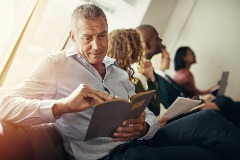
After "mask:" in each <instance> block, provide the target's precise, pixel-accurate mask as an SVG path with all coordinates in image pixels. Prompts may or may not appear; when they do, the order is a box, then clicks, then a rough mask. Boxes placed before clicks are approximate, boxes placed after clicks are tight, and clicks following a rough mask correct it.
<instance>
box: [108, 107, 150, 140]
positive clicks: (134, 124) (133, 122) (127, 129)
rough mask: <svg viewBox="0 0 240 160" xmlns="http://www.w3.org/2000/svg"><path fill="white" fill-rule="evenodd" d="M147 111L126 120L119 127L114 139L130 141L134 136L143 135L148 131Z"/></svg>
mask: <svg viewBox="0 0 240 160" xmlns="http://www.w3.org/2000/svg"><path fill="white" fill-rule="evenodd" d="M145 115H146V113H145V112H142V113H141V115H140V116H139V117H137V118H133V119H128V120H125V121H124V122H123V124H122V126H121V127H118V128H117V131H116V132H115V133H114V134H113V136H114V137H112V138H111V140H112V141H129V140H132V139H134V138H140V137H143V136H144V135H145V134H146V133H147V132H148V128H147V123H146V122H145Z"/></svg>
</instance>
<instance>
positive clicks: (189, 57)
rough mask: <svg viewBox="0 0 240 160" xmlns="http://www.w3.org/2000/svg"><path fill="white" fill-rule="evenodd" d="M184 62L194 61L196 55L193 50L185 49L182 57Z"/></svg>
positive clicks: (191, 62) (190, 62)
mask: <svg viewBox="0 0 240 160" xmlns="http://www.w3.org/2000/svg"><path fill="white" fill-rule="evenodd" d="M183 60H184V62H185V63H188V64H194V63H196V57H195V54H194V52H193V51H192V50H191V49H188V50H187V53H186V55H185V56H184V57H183Z"/></svg>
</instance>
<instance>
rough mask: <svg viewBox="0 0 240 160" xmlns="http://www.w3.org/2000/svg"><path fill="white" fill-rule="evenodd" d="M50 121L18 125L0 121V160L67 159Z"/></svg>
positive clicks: (59, 138)
mask: <svg viewBox="0 0 240 160" xmlns="http://www.w3.org/2000/svg"><path fill="white" fill-rule="evenodd" d="M67 159H68V157H67V153H66V152H65V150H64V148H63V141H62V138H61V136H60V135H59V134H58V132H57V131H56V130H55V128H54V126H53V124H52V123H47V124H39V125H34V126H18V125H15V124H11V123H8V122H3V121H0V160H67Z"/></svg>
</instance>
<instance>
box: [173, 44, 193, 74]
mask: <svg viewBox="0 0 240 160" xmlns="http://www.w3.org/2000/svg"><path fill="white" fill-rule="evenodd" d="M188 49H190V48H189V47H187V46H184V47H179V48H178V50H177V52H176V54H175V57H174V67H175V71H177V70H179V69H182V68H185V62H184V61H183V57H184V56H186V54H187V50H188Z"/></svg>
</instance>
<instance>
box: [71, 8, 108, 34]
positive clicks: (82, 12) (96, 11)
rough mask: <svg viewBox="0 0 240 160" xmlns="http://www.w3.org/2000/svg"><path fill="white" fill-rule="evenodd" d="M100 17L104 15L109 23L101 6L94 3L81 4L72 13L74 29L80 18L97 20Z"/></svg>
mask: <svg viewBox="0 0 240 160" xmlns="http://www.w3.org/2000/svg"><path fill="white" fill-rule="evenodd" d="M99 17H103V18H104V19H105V21H106V24H107V18H106V15H105V13H104V12H103V10H102V9H101V8H100V7H98V6H96V5H94V4H83V5H80V6H78V7H77V8H76V9H75V10H74V11H73V13H72V19H71V25H72V30H76V29H77V23H78V20H79V19H80V18H85V19H88V20H95V19H97V18H99Z"/></svg>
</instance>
